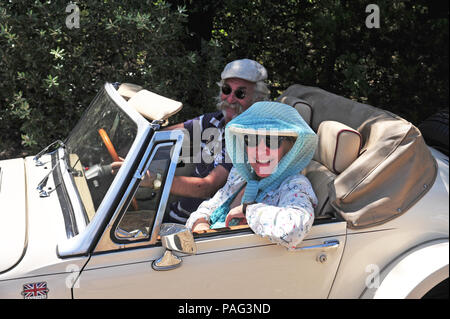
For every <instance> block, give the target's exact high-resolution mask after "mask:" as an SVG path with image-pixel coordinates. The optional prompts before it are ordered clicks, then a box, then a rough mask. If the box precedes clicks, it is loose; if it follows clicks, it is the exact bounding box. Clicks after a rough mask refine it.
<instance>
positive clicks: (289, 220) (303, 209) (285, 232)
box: [186, 167, 317, 250]
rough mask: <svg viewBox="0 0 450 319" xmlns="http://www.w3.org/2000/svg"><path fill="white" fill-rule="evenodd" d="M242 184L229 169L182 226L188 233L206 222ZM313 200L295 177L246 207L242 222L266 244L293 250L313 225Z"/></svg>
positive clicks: (307, 187)
mask: <svg viewBox="0 0 450 319" xmlns="http://www.w3.org/2000/svg"><path fill="white" fill-rule="evenodd" d="M244 183H245V180H244V179H243V178H242V177H241V176H240V175H239V173H238V172H237V170H236V169H235V168H234V167H233V168H232V169H231V171H230V174H229V175H228V179H227V183H226V184H225V185H224V187H222V188H221V189H219V190H218V191H217V193H216V194H215V195H214V196H213V197H212V198H211V199H209V200H206V201H204V202H203V203H201V204H200V206H199V207H198V209H197V210H196V211H195V212H193V213H192V214H191V216H190V217H189V219H188V220H187V222H186V226H187V227H188V228H189V229H192V226H193V225H194V223H195V221H196V220H197V219H199V218H205V219H206V220H207V221H209V219H210V216H211V214H212V212H213V211H214V210H215V209H216V208H218V207H219V206H220V205H222V204H223V203H224V202H225V201H226V200H227V199H228V198H229V197H230V196H232V195H233V194H234V193H236V192H237V191H238V190H239V189H240V187H241V186H242V185H243V184H244ZM316 205H317V197H316V195H315V194H314V191H313V189H312V186H311V183H310V182H309V180H308V179H307V178H306V177H305V176H303V175H301V174H296V175H292V176H290V177H288V178H287V179H286V180H285V181H283V183H281V185H280V187H278V189H276V190H274V191H271V192H269V193H267V195H266V196H265V197H264V198H263V199H262V202H261V203H257V204H253V205H249V206H247V211H246V218H247V222H248V225H249V226H250V228H251V229H252V230H253V231H254V232H255V233H256V234H257V235H260V236H262V237H265V236H267V237H268V238H269V240H270V241H272V242H274V243H277V244H280V245H283V246H285V247H286V248H288V249H290V250H291V249H294V248H295V247H296V246H297V245H298V244H299V243H300V242H301V241H302V240H303V238H304V237H305V235H306V234H307V233H308V231H309V230H310V229H311V226H312V224H313V221H314V207H315V206H316Z"/></svg>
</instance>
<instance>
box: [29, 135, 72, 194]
mask: <svg viewBox="0 0 450 319" xmlns="http://www.w3.org/2000/svg"><path fill="white" fill-rule="evenodd" d="M55 143H59V144H60V145H61V146H62V147H63V149H64V155H63V156H62V157H58V159H57V160H56V163H55V165H53V167H52V168H51V169H50V172H48V173H47V175H45V177H44V178H43V179H42V180H41V181H40V182H39V184H38V186H37V187H36V189H37V190H38V191H39V196H40V197H49V196H50V193H52V192H53V191H54V190H55V189H56V188H57V187H58V186H59V185H60V184H61V183H59V184H58V185H55V188H54V189H51V188H48V189H44V187H45V186H46V185H47V182H48V178H49V176H50V174H52V173H53V171H54V170H55V168H56V167H57V166H58V165H59V162H60V161H61V160H62V159H64V158H66V156H67V152H66V149H65V148H66V146H65V144H64V143H63V142H61V141H60V140H57V141H55V142H53V143H52V144H55ZM52 144H50V145H49V146H47V147H46V148H47V149H48V148H49V147H51V145H52ZM58 149H59V148H57V149H56V150H55V151H52V153H54V152H56V151H57V150H58ZM44 151H46V150H44ZM42 152H43V151H41V152H40V153H42ZM43 154H44V153H43ZM38 155H39V154H38ZM38 155H36V157H38ZM39 157H40V156H39ZM39 157H38V161H39ZM39 162H40V161H39ZM41 165H42V164H41ZM36 166H39V165H38V164H37V163H36Z"/></svg>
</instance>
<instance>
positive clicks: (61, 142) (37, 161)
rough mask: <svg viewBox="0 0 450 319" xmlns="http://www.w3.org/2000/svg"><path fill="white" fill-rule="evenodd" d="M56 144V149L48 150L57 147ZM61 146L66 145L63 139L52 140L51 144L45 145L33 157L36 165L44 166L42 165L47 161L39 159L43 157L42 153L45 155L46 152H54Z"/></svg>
mask: <svg viewBox="0 0 450 319" xmlns="http://www.w3.org/2000/svg"><path fill="white" fill-rule="evenodd" d="M55 145H56V149H55V150H53V151H51V152H48V150H49V149H50V148H51V147H55ZM60 146H62V147H65V146H66V145H65V144H64V142H63V141H61V140H56V141H54V142H52V143H51V144H49V145H48V146H47V147H45V148H44V149H43V150H42V151H40V152H39V153H38V154H37V155H36V156H35V157H33V161H34V162H35V164H36V166H42V165H44V164H45V163H42V162H41V161H40V160H39V159H40V158H41V156H42V155H44V154H46V153H53V152H55V151H56V150H57V149H58V148H59V147H60Z"/></svg>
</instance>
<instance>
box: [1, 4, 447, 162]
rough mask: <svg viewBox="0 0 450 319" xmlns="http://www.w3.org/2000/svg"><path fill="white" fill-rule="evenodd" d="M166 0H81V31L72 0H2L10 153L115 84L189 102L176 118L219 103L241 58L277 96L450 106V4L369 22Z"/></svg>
mask: <svg viewBox="0 0 450 319" xmlns="http://www.w3.org/2000/svg"><path fill="white" fill-rule="evenodd" d="M168 1H169V2H170V3H171V5H169V4H167V3H166V2H165V1H162V0H153V1H149V0H147V1H139V0H134V1H127V2H123V1H118V0H115V1H114V0H103V1H97V0H85V1H80V2H79V3H77V5H78V7H79V9H80V27H79V28H72V29H69V28H68V27H67V26H66V23H65V22H66V18H67V17H68V16H69V14H70V13H68V12H66V7H67V5H68V4H69V2H67V3H64V1H57V2H54V1H38V0H36V1H26V2H27V3H25V1H24V2H22V1H2V2H0V158H1V157H7V156H8V155H11V156H12V155H17V154H19V153H18V151H15V152H13V153H11V152H7V151H8V150H11V149H12V148H14V149H16V150H22V149H23V150H25V151H27V152H29V153H33V152H36V151H37V150H38V149H40V148H42V147H44V146H45V145H46V144H48V143H50V142H51V141H53V140H55V139H56V138H62V137H64V136H66V135H67V134H68V132H69V131H70V129H71V128H72V127H73V126H74V124H75V122H76V121H77V120H78V118H79V117H80V115H81V113H82V112H83V111H84V110H85V108H86V107H87V106H88V105H89V103H90V101H91V99H92V98H93V96H94V95H95V93H96V92H97V91H98V89H99V87H100V86H101V85H102V84H103V83H104V82H106V81H110V82H114V81H120V82H132V83H137V84H140V85H143V86H144V87H146V88H149V89H151V90H153V91H155V92H157V93H160V94H162V95H166V96H168V97H171V98H174V99H177V100H180V101H183V103H184V105H185V107H184V108H183V110H182V112H181V113H180V114H178V115H177V116H176V117H175V119H174V121H175V122H178V121H181V120H185V119H187V118H190V117H193V116H196V115H198V114H200V113H204V112H208V111H213V110H214V109H215V107H214V101H213V97H214V96H215V95H216V94H217V93H218V90H217V86H216V84H215V83H216V81H217V80H218V79H219V77H220V72H221V71H222V69H223V67H224V65H225V64H226V63H227V62H229V61H231V60H233V59H236V58H243V57H248V58H252V59H255V60H257V61H259V62H261V63H262V64H263V65H264V66H265V67H266V68H267V69H268V71H269V80H270V87H271V91H272V97H273V98H275V97H277V96H278V95H279V94H280V93H281V92H282V91H283V90H285V89H286V88H287V87H288V86H289V85H291V84H294V83H301V84H304V85H311V86H319V87H321V88H323V89H326V90H329V91H331V92H334V93H336V94H339V95H342V96H346V97H350V98H353V99H356V100H359V101H362V102H365V103H368V104H372V105H374V106H378V107H381V108H385V109H388V110H390V111H392V112H394V113H397V114H399V115H400V116H402V117H404V118H406V119H408V120H410V121H411V122H413V123H415V124H416V125H418V124H419V123H420V122H421V121H422V120H423V119H425V118H427V117H428V116H430V115H431V114H433V113H435V112H436V111H437V110H438V109H440V108H442V107H443V106H447V105H448V87H449V85H448V7H447V8H446V11H445V10H444V11H443V13H439V12H438V14H436V9H435V7H433V6H432V5H430V4H429V3H428V2H426V1H424V0H423V1H414V2H413V1H400V0H396V1H388V0H379V1H377V2H376V4H377V5H378V6H379V8H380V23H381V25H380V28H379V29H368V28H367V27H366V26H365V19H366V17H367V16H368V15H369V13H366V12H365V8H366V5H367V1H362V0H354V1H345V0H321V1H318V0H308V1H304V0H288V1H275V0H265V1H263V0H252V1H237V0H224V1H222V2H217V3H216V2H209V1H206V0H196V1H192V0H168ZM447 6H448V5H447ZM204 21H205V23H203V22H204ZM2 152H3V153H2Z"/></svg>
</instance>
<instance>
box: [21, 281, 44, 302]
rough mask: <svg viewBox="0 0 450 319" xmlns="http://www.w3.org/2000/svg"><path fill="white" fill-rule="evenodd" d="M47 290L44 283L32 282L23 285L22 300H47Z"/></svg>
mask: <svg viewBox="0 0 450 319" xmlns="http://www.w3.org/2000/svg"><path fill="white" fill-rule="evenodd" d="M48 291H49V289H48V288H47V283H46V282H34V283H31V284H25V285H23V291H22V296H23V299H47V294H48Z"/></svg>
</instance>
